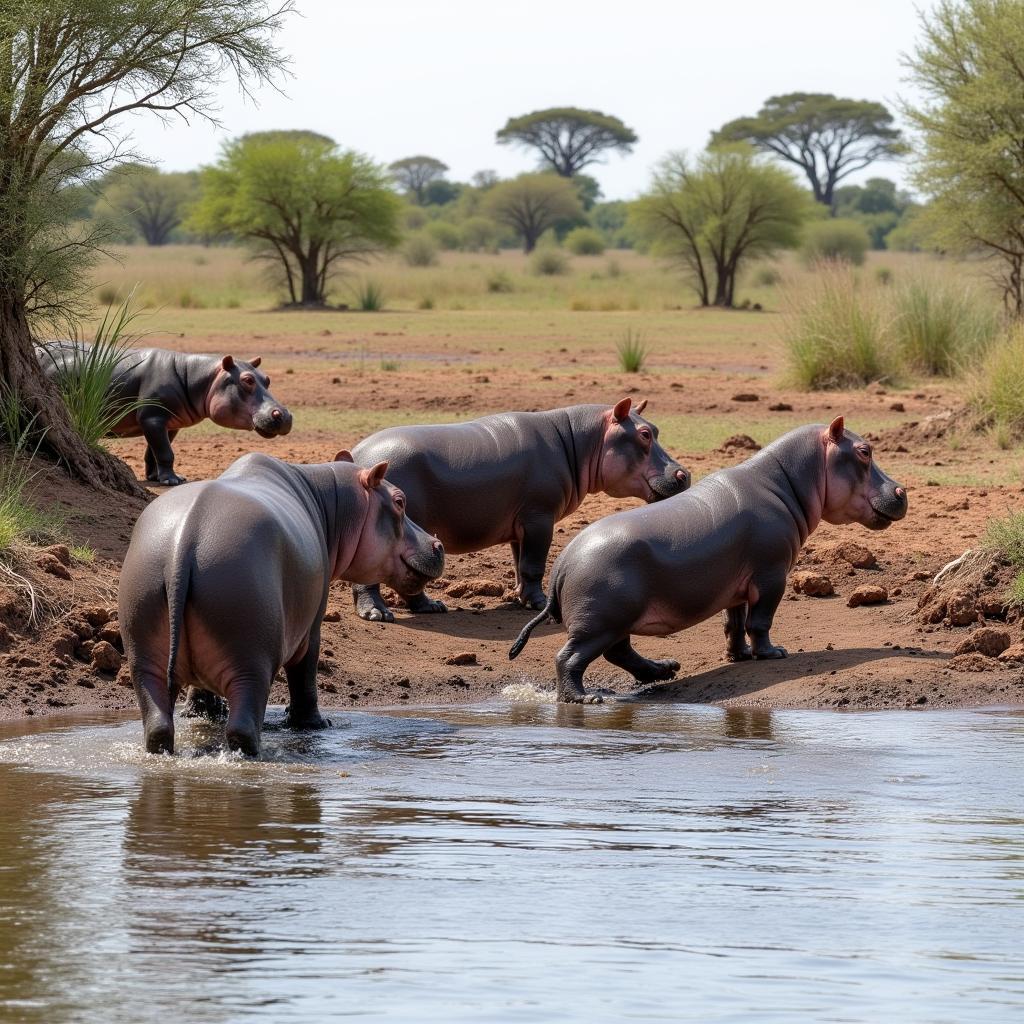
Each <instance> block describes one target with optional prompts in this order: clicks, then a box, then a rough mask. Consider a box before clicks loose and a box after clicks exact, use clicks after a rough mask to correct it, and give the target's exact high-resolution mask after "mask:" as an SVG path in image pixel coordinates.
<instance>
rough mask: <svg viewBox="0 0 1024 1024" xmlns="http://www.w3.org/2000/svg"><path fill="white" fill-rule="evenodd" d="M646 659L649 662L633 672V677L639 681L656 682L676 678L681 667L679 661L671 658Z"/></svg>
mask: <svg viewBox="0 0 1024 1024" xmlns="http://www.w3.org/2000/svg"><path fill="white" fill-rule="evenodd" d="M644 660H645V661H646V662H647V664H646V665H643V666H641V667H640V668H639V670H638V671H637V672H634V673H633V678H634V679H635V680H636V681H637V682H638V683H655V682H664V681H666V680H669V679H675V677H676V673H677V672H678V671H679V668H680V665H679V662H678V661H673V660H672V659H671V658H664V659H662V660H657V659H654V658H646V659H644Z"/></svg>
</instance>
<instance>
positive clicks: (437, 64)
mask: <svg viewBox="0 0 1024 1024" xmlns="http://www.w3.org/2000/svg"><path fill="white" fill-rule="evenodd" d="M925 5H926V6H927V4H925ZM298 7H299V11H300V12H301V13H300V15H299V16H293V17H292V18H291V19H290V20H289V22H288V24H287V27H286V29H285V31H284V32H283V33H282V34H281V37H280V39H279V43H280V45H281V47H282V48H283V49H284V51H285V52H286V53H288V54H289V55H290V56H291V58H292V66H291V71H292V76H293V77H291V78H288V79H286V80H284V81H283V82H282V89H283V94H278V93H275V92H274V91H273V90H272V89H263V90H261V91H260V92H259V93H258V95H257V97H256V99H257V103H253V102H251V101H248V100H245V99H243V98H241V97H240V95H239V92H238V88H237V85H236V84H235V83H234V82H230V81H225V83H223V85H222V86H221V87H220V88H219V90H218V93H217V95H218V103H219V107H220V112H219V117H220V119H221V120H222V121H223V125H224V127H223V129H219V130H218V129H215V128H212V127H211V126H210V125H208V124H206V123H204V122H202V121H194V122H193V123H192V124H191V125H183V124H181V123H180V122H173V123H172V124H171V125H169V126H167V127H163V126H161V125H160V123H159V122H156V121H154V120H153V119H152V118H149V117H141V116H140V117H138V118H135V119H133V122H132V131H133V134H134V138H135V141H136V148H137V149H138V150H140V151H141V152H142V153H144V154H146V155H147V156H149V157H150V158H152V159H154V160H156V161H158V162H159V163H160V164H161V166H163V167H164V168H165V169H168V170H184V169H188V168H192V167H196V166H198V165H199V164H202V163H208V162H210V161H212V160H213V159H215V158H216V155H217V151H218V148H219V145H220V143H221V142H222V141H223V140H224V139H227V138H231V137H233V136H235V135H239V134H242V133H244V132H251V131H263V130H267V129H274V128H308V129H312V130H314V131H318V132H322V133H323V134H325V135H329V136H331V137H332V138H333V139H335V140H336V141H338V142H339V143H341V144H342V145H343V146H345V147H347V148H354V149H358V150H360V151H362V152H364V153H367V154H369V155H370V156H372V157H374V158H375V159H377V160H380V161H383V162H390V161H392V160H396V159H399V158H400V157H403V156H409V155H412V154H419V153H426V154H429V155H431V156H436V157H438V158H439V159H441V160H443V161H444V162H445V163H447V164H448V165H449V167H450V168H451V170H450V174H449V176H450V177H451V178H453V179H456V180H467V179H468V178H469V176H470V175H471V174H472V173H473V172H474V171H477V170H480V169H482V168H493V169H495V170H497V171H498V172H499V173H500V174H502V175H512V174H516V173H519V172H520V171H524V170H532V169H533V168H534V166H535V161H534V159H533V157H532V156H531V155H530V154H529V153H527V152H525V151H522V150H517V149H514V148H512V147H507V146H499V145H497V144H496V143H495V141H494V133H495V131H496V130H497V129H498V128H500V127H501V126H502V125H503V124H504V123H505V120H506V119H507V118H508V117H509V116H510V115H516V114H522V113H526V112H528V111H531V110H537V109H542V108H544V107H552V106H577V107H587V108H593V109H597V110H603V111H605V112H607V113H610V114H614V115H615V116H617V117H619V118H621V119H622V120H623V121H624V122H625V123H626V124H627V125H629V126H630V127H631V128H632V129H633V130H634V131H635V132H636V133H637V134H638V135H639V137H640V142H639V144H638V145H637V146H635V147H634V150H633V153H632V154H631V155H628V156H619V155H612V156H609V157H608V158H607V160H606V161H605V162H604V163H603V164H598V165H595V166H594V167H592V168H590V170H589V171H588V173H591V174H593V175H594V177H596V178H597V179H598V180H599V181H600V183H601V187H602V189H603V192H604V195H605V197H606V198H609V199H625V198H630V197H631V196H634V195H636V194H637V192H639V191H640V190H642V189H643V188H644V187H645V185H646V183H647V181H648V179H649V175H650V170H651V167H652V165H653V164H654V163H655V162H656V161H657V160H658V159H659V158H660V157H661V156H663V155H664V154H665V153H666V152H668V151H670V150H674V149H701V148H703V147H704V145H705V144H706V143H707V139H708V134H709V132H710V131H711V130H712V129H714V128H717V127H718V126H720V125H721V124H723V123H724V122H725V121H728V120H730V119H731V118H733V117H738V116H741V115H744V114H753V113H755V112H756V111H757V109H758V108H759V106H760V105H761V103H762V101H763V100H764V99H765V98H766V97H768V96H771V95H774V94H777V93H785V92H795V91H807V92H832V93H836V94H837V95H839V96H849V97H854V98H857V99H870V100H881V101H883V102H885V103H887V104H889V105H890V106H892V105H893V104H894V103H895V101H896V100H897V99H898V98H899V97H900V96H907V95H908V93H909V90H908V87H907V85H906V84H905V83H904V82H903V81H902V80H901V79H902V76H903V75H904V71H903V69H902V68H901V65H900V55H901V53H905V52H907V51H909V50H911V49H912V47H913V45H914V40H915V37H916V35H917V31H918V18H917V13H916V11H915V3H913V2H911V0H859V2H858V3H856V4H847V3H842V4H840V3H832V2H829V0H825V2H821V0H817V2H814V3H811V2H807V0H779V2H776V3H766V2H765V0H699V2H692V0H675V2H672V0H621V2H618V3H607V2H605V3H595V2H593V0H590V2H586V3H584V2H580V0H511V2H507V3H502V4H495V3H489V2H487V0H438V2H435V3H424V2H423V0H372V2H362V3H360V2H354V3H353V2H346V0H298ZM874 173H883V174H885V175H887V176H889V177H894V178H896V179H897V180H900V181H902V180H903V178H904V171H903V168H902V167H901V166H899V165H892V164H888V165H881V164H879V165H876V166H875V170H874ZM861 177H864V175H861Z"/></svg>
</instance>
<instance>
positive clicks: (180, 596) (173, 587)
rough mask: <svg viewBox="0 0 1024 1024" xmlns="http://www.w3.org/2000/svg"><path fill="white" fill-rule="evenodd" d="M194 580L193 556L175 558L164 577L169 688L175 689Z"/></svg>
mask: <svg viewBox="0 0 1024 1024" xmlns="http://www.w3.org/2000/svg"><path fill="white" fill-rule="evenodd" d="M191 582H192V560H191V558H175V559H174V569H173V572H172V573H171V575H170V577H169V578H165V579H164V586H165V587H166V589H167V623H168V626H169V636H170V639H169V643H168V653H167V689H168V690H169V691H173V689H174V666H175V662H177V660H178V647H179V646H180V644H181V630H182V626H183V623H184V620H185V599H186V598H187V597H188V588H189V584H190V583H191Z"/></svg>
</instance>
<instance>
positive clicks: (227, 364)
mask: <svg viewBox="0 0 1024 1024" xmlns="http://www.w3.org/2000/svg"><path fill="white" fill-rule="evenodd" d="M220 365H221V368H222V369H224V370H233V369H234V368H235V361H234V359H232V358H231V356H225V357H224V358H223V359H222V360H221V361H220Z"/></svg>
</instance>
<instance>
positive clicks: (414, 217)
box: [402, 206, 428, 231]
mask: <svg viewBox="0 0 1024 1024" xmlns="http://www.w3.org/2000/svg"><path fill="white" fill-rule="evenodd" d="M402 220H403V222H404V223H405V230H406V231H419V229H420V228H421V227H423V225H424V224H426V223H427V220H428V217H427V215H426V213H424V212H423V208H422V207H420V206H407V207H406V208H405V210H404V211H403V213H402Z"/></svg>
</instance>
